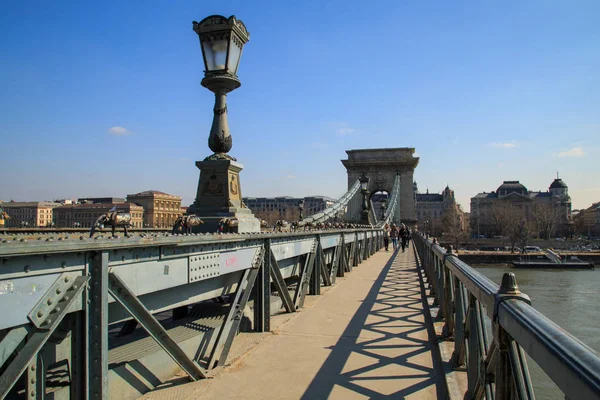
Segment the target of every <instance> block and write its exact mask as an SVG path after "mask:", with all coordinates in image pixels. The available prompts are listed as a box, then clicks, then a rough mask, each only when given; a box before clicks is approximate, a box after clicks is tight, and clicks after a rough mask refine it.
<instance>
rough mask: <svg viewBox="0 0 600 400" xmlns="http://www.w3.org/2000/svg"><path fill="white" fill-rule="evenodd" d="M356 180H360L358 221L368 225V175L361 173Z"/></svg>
mask: <svg viewBox="0 0 600 400" xmlns="http://www.w3.org/2000/svg"><path fill="white" fill-rule="evenodd" d="M358 180H359V182H360V189H361V190H360V192H361V194H362V212H361V214H360V223H361V224H363V225H369V203H368V195H369V177H368V176H366V175H365V174H362V175H361V176H360V177H359V178H358Z"/></svg>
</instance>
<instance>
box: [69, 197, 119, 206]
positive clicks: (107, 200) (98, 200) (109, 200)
mask: <svg viewBox="0 0 600 400" xmlns="http://www.w3.org/2000/svg"><path fill="white" fill-rule="evenodd" d="M77 203H80V204H86V203H92V204H114V203H125V199H124V198H122V197H82V198H79V199H77Z"/></svg>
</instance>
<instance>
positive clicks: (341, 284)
mask: <svg viewBox="0 0 600 400" xmlns="http://www.w3.org/2000/svg"><path fill="white" fill-rule="evenodd" d="M274 318H278V317H274ZM425 321H426V319H425V311H424V306H423V297H422V292H421V282H420V280H419V274H418V271H417V268H416V262H415V257H414V254H413V249H412V247H411V248H410V249H408V250H407V251H406V252H405V253H402V252H401V251H400V252H399V253H392V252H391V251H390V252H386V251H379V252H377V253H376V254H374V255H373V256H372V257H371V258H370V259H369V260H367V261H366V262H363V263H362V264H361V265H360V266H358V267H356V268H354V269H353V270H352V272H351V273H349V274H347V275H346V278H338V280H337V283H336V285H335V286H334V287H333V288H332V289H331V290H329V291H328V292H327V293H326V294H325V295H323V296H321V297H319V298H318V299H317V300H316V301H315V302H314V303H313V304H312V305H311V306H309V307H307V308H304V309H303V310H300V312H298V313H297V314H296V315H295V316H294V318H293V319H292V320H291V321H289V322H288V323H287V324H286V325H284V326H283V327H281V328H280V329H279V330H278V331H275V332H273V333H274V334H273V335H270V336H268V337H267V338H266V339H265V340H263V341H262V342H261V343H259V344H258V345H257V346H256V347H255V348H253V349H252V350H251V351H250V352H249V353H248V354H247V355H246V356H245V357H242V358H240V359H238V360H237V361H235V362H234V363H233V364H232V365H231V366H229V367H227V368H225V370H224V371H223V372H222V373H221V374H219V375H218V376H217V377H216V378H214V379H210V380H204V381H200V382H194V383H188V384H185V385H180V386H176V387H170V388H165V389H162V390H161V389H158V390H155V391H153V392H150V393H148V394H146V395H145V396H143V397H142V398H143V399H147V400H149V399H153V400H156V399H167V398H177V399H215V398H226V399H307V400H308V399H311V400H312V399H344V400H349V399H367V398H370V399H379V398H394V399H401V398H414V399H435V398H438V397H439V398H443V397H446V391H445V385H444V384H443V383H442V384H440V385H436V383H437V382H436V376H437V377H440V373H439V372H437V371H439V368H434V365H433V361H432V352H431V350H432V346H431V344H430V341H429V336H428V326H427V325H426V324H425ZM429 329H431V327H430V328H429ZM440 381H443V377H442V379H441V380H440ZM438 386H439V387H438Z"/></svg>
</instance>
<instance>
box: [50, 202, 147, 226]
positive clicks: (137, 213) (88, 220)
mask: <svg viewBox="0 0 600 400" xmlns="http://www.w3.org/2000/svg"><path fill="white" fill-rule="evenodd" d="M113 207H114V208H115V209H116V211H121V212H127V213H130V214H131V226H132V227H133V228H142V227H143V221H144V208H143V207H142V206H139V205H137V204H133V203H86V204H67V205H64V206H62V207H57V208H55V209H54V222H55V224H56V227H57V228H91V227H92V225H93V224H94V222H96V220H97V219H98V217H100V216H101V215H103V214H106V213H107V212H109V211H110V210H111V209H112V208H113Z"/></svg>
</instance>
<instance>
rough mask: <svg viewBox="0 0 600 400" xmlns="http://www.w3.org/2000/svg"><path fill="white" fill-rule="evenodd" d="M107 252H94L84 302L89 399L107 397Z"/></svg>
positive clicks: (104, 398)
mask: <svg viewBox="0 0 600 400" xmlns="http://www.w3.org/2000/svg"><path fill="white" fill-rule="evenodd" d="M108 260H109V254H108V251H98V252H96V253H95V254H94V256H93V258H92V262H91V266H90V274H91V277H90V284H89V290H88V299H87V301H86V303H87V306H86V311H85V312H86V315H85V316H86V318H87V321H86V323H85V329H86V336H87V348H86V350H87V351H86V354H85V357H86V358H87V359H86V360H85V363H84V365H85V366H86V368H87V371H86V372H87V373H86V375H87V376H86V378H85V379H86V381H87V393H88V395H89V397H90V399H94V400H95V399H98V400H100V399H101V400H106V399H108V297H109V294H108Z"/></svg>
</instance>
